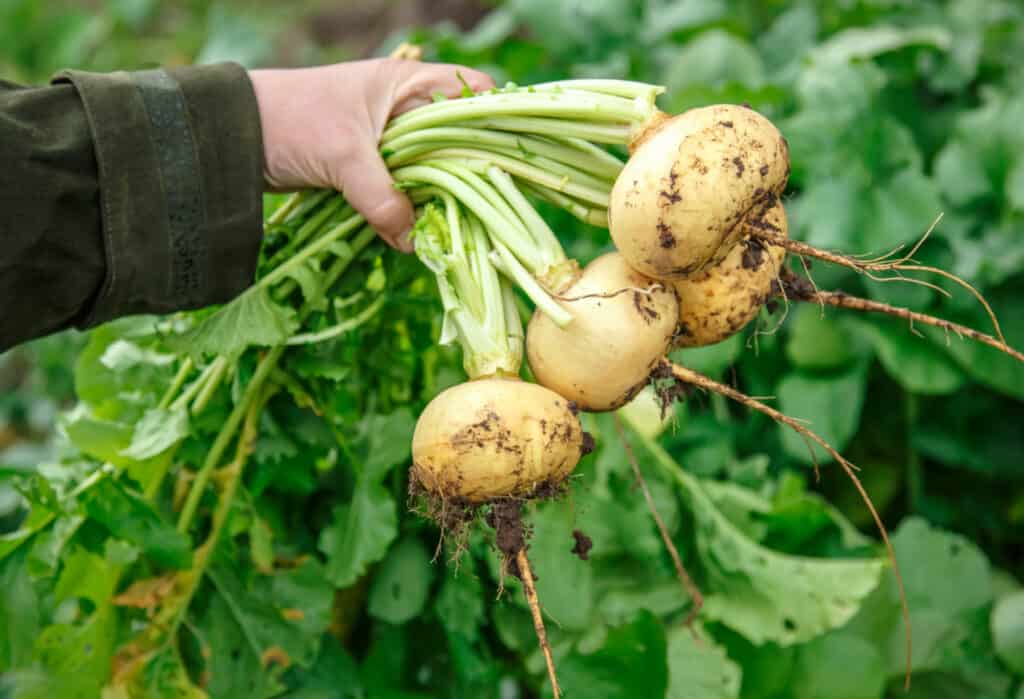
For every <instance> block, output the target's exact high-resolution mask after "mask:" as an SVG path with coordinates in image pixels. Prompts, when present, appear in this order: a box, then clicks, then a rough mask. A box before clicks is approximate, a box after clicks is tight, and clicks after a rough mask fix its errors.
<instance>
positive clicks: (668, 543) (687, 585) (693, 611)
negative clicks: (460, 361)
mask: <svg viewBox="0 0 1024 699" xmlns="http://www.w3.org/2000/svg"><path fill="white" fill-rule="evenodd" d="M614 420H615V430H616V431H617V432H618V433H619V439H621V440H622V446H623V447H625V449H626V456H627V457H628V458H629V463H630V465H631V466H632V467H633V476H634V477H635V478H636V481H637V483H639V484H640V489H641V490H642V491H643V494H644V500H646V501H647V508H648V509H649V510H650V511H651V516H653V517H654V521H655V522H656V523H657V525H658V531H659V532H660V533H661V540H662V541H663V542H664V543H665V548H667V549H668V554H669V556H671V557H672V564H673V565H674V566H675V567H676V575H678V576H679V582H680V584H682V586H683V592H685V593H686V594H687V595H689V597H690V599H692V600H693V605H692V607H691V608H690V613H689V614H687V615H686V622H685V623H686V626H687V628H689V629H690V632H691V633H692V634H693V637H694V640H696V641H698V642H699V641H700V637H699V636H698V635H697V632H696V630H695V629H694V628H693V622H694V620H695V619H696V618H697V614H699V613H700V610H701V607H703V606H704V595H702V594H701V592H700V588H698V587H697V584H696V583H695V582H694V581H693V578H692V577H690V574H689V573H688V572H686V566H684V565H683V560H682V558H680V556H679V551H678V550H677V549H676V545H675V543H673V541H672V537H671V536H670V535H669V532H668V527H667V526H665V521H664V520H663V519H662V518H661V515H660V514H658V508H657V507H656V506H655V504H654V498H653V497H652V496H651V491H650V489H649V488H648V487H647V481H646V480H645V479H644V476H643V474H642V473H641V472H640V464H639V463H637V460H636V454H635V453H634V452H633V445H632V444H630V442H629V437H627V436H626V430H625V429H623V427H622V420H621V419H620V418H619V415H618V413H616V414H615V416H614Z"/></svg>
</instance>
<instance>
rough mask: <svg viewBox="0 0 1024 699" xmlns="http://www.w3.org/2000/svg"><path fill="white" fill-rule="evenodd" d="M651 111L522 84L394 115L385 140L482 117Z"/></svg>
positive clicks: (620, 116)
mask: <svg viewBox="0 0 1024 699" xmlns="http://www.w3.org/2000/svg"><path fill="white" fill-rule="evenodd" d="M649 114H650V108H646V109H645V107H644V105H643V104H642V103H640V102H638V101H636V100H631V99H626V98H623V97H616V96H613V95H605V94H600V93H596V92H585V91H582V90H580V91H574V90H569V89H564V88H563V89H562V90H561V91H555V90H544V91H537V92H532V91H530V89H529V88H520V89H516V90H510V91H500V92H497V93H487V94H482V95H475V96H473V97H467V98H465V99H457V100H446V101H443V102H435V103H434V104H429V105H426V106H424V107H420V108H419V109H414V110H413V111H411V112H408V113H406V114H403V115H402V116H399V117H397V118H395V119H393V120H392V121H391V123H390V124H389V125H388V128H387V129H386V130H385V131H384V134H383V137H382V139H381V140H382V141H387V140H390V139H393V138H397V137H398V136H401V135H404V134H407V133H410V132H413V131H418V130H420V129H425V128H429V127H433V126H442V125H447V124H454V123H457V122H460V121H465V120H467V119H475V118H480V117H495V116H524V115H525V116H531V117H557V118H562V119H581V120H587V121H596V122H598V123H604V122H610V123H612V124H616V123H625V124H634V123H639V122H642V121H644V120H645V119H646V118H647V117H648V116H649Z"/></svg>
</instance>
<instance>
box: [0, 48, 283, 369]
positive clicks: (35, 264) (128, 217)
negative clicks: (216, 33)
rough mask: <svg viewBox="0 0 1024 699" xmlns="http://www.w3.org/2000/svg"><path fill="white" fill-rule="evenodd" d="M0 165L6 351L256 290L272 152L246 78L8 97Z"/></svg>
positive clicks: (98, 86)
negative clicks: (266, 161) (266, 149)
mask: <svg viewBox="0 0 1024 699" xmlns="http://www.w3.org/2000/svg"><path fill="white" fill-rule="evenodd" d="M0 153H3V154H4V155H3V167H0V351H3V350H4V349H6V348H8V347H11V346H13V345H15V344H17V343H19V342H23V341H25V340H28V339H31V338H34V337H38V336H40V335H45V334H47V333H50V332H54V331H56V330H60V329H63V328H66V327H78V328H87V327H91V326H93V325H96V324H99V323H102V322H105V321H107V320H111V319H113V318H116V317H119V316H124V315H130V314H137V313H166V312H170V311H175V310H183V309H189V308H198V307H201V306H206V305H209V304H213V303H222V302H224V301H227V300H229V299H230V298H232V297H233V296H235V295H236V294H238V293H239V292H240V291H242V290H243V289H244V288H245V287H246V286H247V285H248V284H249V283H250V282H251V281H252V278H253V274H254V271H255V267H256V258H257V254H258V251H259V245H260V241H261V236H262V197H261V195H262V190H263V145H262V135H261V133H260V123H259V112H258V109H257V105H256V98H255V96H254V94H253V90H252V85H251V84H250V82H249V79H248V75H247V74H246V72H245V70H244V69H242V68H241V67H240V66H237V65H234V64H222V65H216V66H202V67H192V68H181V69H174V70H152V71H142V72H134V73H110V74H96V73H85V72H79V71H66V72H64V73H61V74H59V75H57V76H56V77H55V79H54V82H53V84H52V85H50V86H47V87H21V86H18V85H13V84H10V83H5V82H0Z"/></svg>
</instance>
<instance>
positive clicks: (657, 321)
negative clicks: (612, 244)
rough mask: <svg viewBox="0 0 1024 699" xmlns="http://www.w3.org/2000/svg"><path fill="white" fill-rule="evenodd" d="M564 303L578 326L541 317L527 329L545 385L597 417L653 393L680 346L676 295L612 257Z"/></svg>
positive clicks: (569, 289)
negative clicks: (663, 363) (658, 374)
mask: <svg viewBox="0 0 1024 699" xmlns="http://www.w3.org/2000/svg"><path fill="white" fill-rule="evenodd" d="M558 299H559V303H560V304H561V305H562V307H563V308H565V309H566V310H567V311H568V312H569V313H571V314H572V322H571V323H569V324H567V325H566V326H564V327H560V326H559V325H558V324H557V323H555V322H554V321H553V320H552V319H551V318H550V317H549V316H548V315H546V314H544V313H542V312H539V311H538V312H536V313H534V315H533V318H532V319H531V320H530V324H529V327H528V329H527V334H526V338H527V341H526V354H527V357H528V359H529V362H530V369H531V371H532V372H533V374H534V376H536V377H537V381H538V383H540V384H542V385H544V386H547V387H548V388H550V389H552V390H554V391H556V392H557V393H559V394H560V395H562V396H564V397H566V398H568V399H569V400H572V401H573V402H574V403H576V404H577V405H579V406H580V408H582V409H583V410H587V411H590V412H601V411H606V410H614V409H616V408H619V407H621V406H623V405H625V404H626V403H627V402H628V401H629V400H630V399H632V398H633V396H635V395H636V394H637V392H639V391H640V389H641V388H643V387H644V386H646V385H647V383H648V380H649V377H650V374H651V370H652V369H653V368H654V367H655V365H656V364H657V363H658V362H659V361H660V360H661V358H662V357H663V356H664V354H665V352H666V351H667V350H668V347H669V344H670V343H671V341H672V337H673V334H674V332H675V329H676V324H677V322H678V316H679V304H678V302H677V300H676V295H675V292H674V291H672V289H671V288H670V287H667V286H664V285H662V284H660V283H657V282H654V281H653V280H651V279H648V278H647V277H644V276H643V275H642V274H639V273H638V272H636V271H634V270H633V269H632V268H630V266H629V265H627V264H626V261H625V259H623V257H622V255H620V254H618V253H608V254H606V255H603V256H602V257H599V258H597V259H596V260H594V261H593V262H591V263H590V264H589V265H587V267H586V268H585V269H584V270H583V273H582V274H581V275H580V276H579V278H578V279H576V280H573V281H570V282H569V283H567V284H566V285H564V286H563V287H562V288H561V289H560V290H559V292H558Z"/></svg>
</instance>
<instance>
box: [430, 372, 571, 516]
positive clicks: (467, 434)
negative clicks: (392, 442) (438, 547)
mask: <svg viewBox="0 0 1024 699" xmlns="http://www.w3.org/2000/svg"><path fill="white" fill-rule="evenodd" d="M583 447H584V434H583V430H582V428H581V427H580V421H579V418H578V417H577V416H576V411H575V408H574V407H573V406H572V405H570V404H569V402H568V401H567V400H566V399H564V398H562V397H561V396H559V395H556V394H555V393H553V392H551V391H549V390H548V389H546V388H544V387H543V386H538V385H537V384H532V383H526V382H524V381H520V380H518V379H506V378H488V379H478V380H476V381H469V382H467V383H464V384H459V385H457V386H453V387H452V388H449V389H447V390H446V391H444V392H442V393H441V394H440V395H438V396H437V397H435V398H434V399H433V400H432V401H431V402H430V403H429V404H428V405H427V407H426V408H425V409H424V411H423V413H422V414H421V415H420V418H419V421H418V422H417V423H416V431H415V433H414V434H413V438H412V458H413V465H412V476H413V478H414V479H415V480H416V481H417V482H418V483H419V485H421V486H422V487H423V488H424V490H426V491H427V492H428V493H429V494H430V495H432V496H434V497H436V498H440V499H442V500H455V501H457V502H463V503H470V504H479V503H484V502H488V501H491V500H494V499H497V498H526V497H529V496H530V495H532V494H533V493H535V492H536V491H538V490H539V489H541V488H542V487H550V486H557V485H558V484H560V483H561V482H562V481H563V480H565V478H566V477H567V476H568V475H569V474H570V473H572V471H573V469H574V468H575V467H576V463H577V462H578V461H579V458H580V456H581V454H582V453H583Z"/></svg>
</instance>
